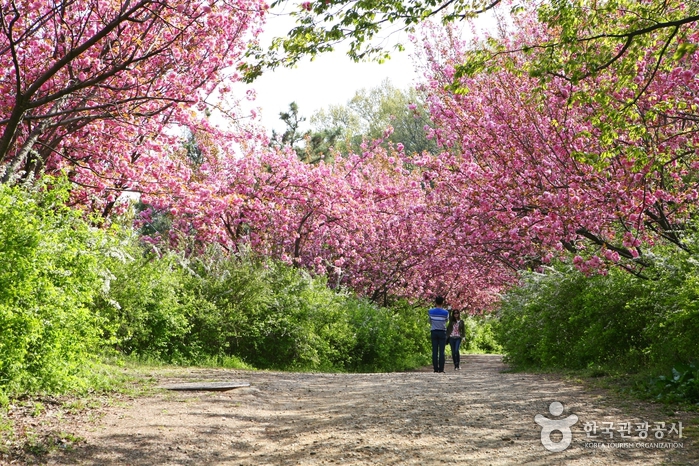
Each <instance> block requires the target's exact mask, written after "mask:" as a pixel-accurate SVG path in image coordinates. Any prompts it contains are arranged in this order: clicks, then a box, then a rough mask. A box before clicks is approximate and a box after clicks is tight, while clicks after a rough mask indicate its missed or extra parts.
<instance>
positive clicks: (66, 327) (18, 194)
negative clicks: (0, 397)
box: [0, 178, 109, 393]
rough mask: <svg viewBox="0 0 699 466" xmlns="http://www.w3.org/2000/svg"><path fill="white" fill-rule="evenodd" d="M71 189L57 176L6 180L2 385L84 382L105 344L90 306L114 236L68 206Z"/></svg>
mask: <svg viewBox="0 0 699 466" xmlns="http://www.w3.org/2000/svg"><path fill="white" fill-rule="evenodd" d="M47 183H53V186H52V189H50V190H46V189H44V188H45V187H46V184H47ZM67 195H68V187H67V185H65V184H64V183H63V182H62V181H60V180H54V179H51V178H46V179H45V180H44V184H41V185H38V186H35V187H34V188H32V190H27V189H23V188H21V187H9V186H7V185H0V392H3V391H4V392H6V393H19V392H26V391H39V390H50V391H60V390H64V389H67V388H75V387H76V386H79V385H81V384H84V383H85V381H84V379H83V378H82V376H83V375H84V374H85V371H84V369H86V367H87V366H88V364H87V363H88V361H89V359H90V355H91V354H92V353H93V352H94V351H95V349H96V348H97V347H98V343H99V334H100V326H101V324H102V322H101V321H100V319H99V317H98V316H96V315H95V314H94V313H93V312H91V309H90V305H91V303H92V301H93V298H94V297H95V295H96V294H97V293H98V292H99V291H100V290H101V289H102V286H103V283H104V275H103V267H102V266H101V262H102V261H101V258H102V257H103V251H104V249H105V247H107V245H108V243H109V241H108V238H107V236H106V235H104V234H103V233H102V232H101V231H99V230H96V229H94V228H91V227H90V226H89V225H88V224H87V223H86V222H85V221H83V220H82V218H81V215H80V213H79V212H76V211H73V210H70V209H68V208H66V207H65V200H66V198H67Z"/></svg>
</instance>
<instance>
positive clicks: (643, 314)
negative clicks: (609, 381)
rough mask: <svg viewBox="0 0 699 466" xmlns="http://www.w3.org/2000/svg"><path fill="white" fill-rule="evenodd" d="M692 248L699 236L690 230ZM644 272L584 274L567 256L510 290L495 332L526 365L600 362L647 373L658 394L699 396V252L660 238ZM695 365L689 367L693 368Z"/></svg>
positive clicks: (597, 365) (649, 387)
mask: <svg viewBox="0 0 699 466" xmlns="http://www.w3.org/2000/svg"><path fill="white" fill-rule="evenodd" d="M685 241H686V245H687V249H688V251H695V250H699V248H697V245H698V244H699V241H697V237H696V236H695V235H688V236H687V237H686V238H685ZM644 259H645V260H646V261H647V262H649V263H650V265H649V266H647V267H646V268H645V269H644V270H643V276H635V275H632V274H630V273H628V272H625V271H623V270H621V269H612V270H610V271H609V273H608V274H607V275H596V276H585V275H583V274H582V273H580V272H578V271H577V270H575V269H574V268H573V267H572V266H570V265H567V264H557V265H556V266H555V267H553V268H551V269H549V270H547V271H546V272H545V273H534V272H528V273H524V274H523V275H522V281H521V283H520V285H519V286H518V287H516V288H513V289H511V290H510V291H509V292H507V293H506V294H505V295H504V297H503V299H502V303H501V308H500V311H499V316H500V321H499V324H498V325H497V326H496V329H497V331H496V337H497V340H498V342H499V343H500V344H501V345H502V346H503V348H504V352H505V353H506V360H507V361H508V362H509V363H510V364H512V365H514V366H516V367H520V368H527V367H537V368H553V369H576V370H577V369H590V368H592V369H595V370H601V371H602V372H605V371H606V372H615V373H620V372H621V373H626V374H639V377H640V376H643V377H646V378H645V379H644V380H646V381H645V382H643V384H642V385H643V386H644V387H645V388H643V390H642V391H645V392H647V393H650V394H652V396H654V397H656V398H657V399H663V400H678V399H687V400H689V399H694V398H693V397H694V396H695V395H694V393H695V389H696V378H695V375H696V372H695V371H694V370H690V369H691V368H692V367H694V366H692V364H694V363H695V360H696V355H697V354H699V338H697V336H698V335H699V261H697V260H696V253H694V252H687V251H683V250H679V249H677V248H674V249H673V248H671V247H669V246H656V247H654V248H652V249H651V248H649V249H648V250H647V252H646V255H645V258H644ZM687 368H690V369H687Z"/></svg>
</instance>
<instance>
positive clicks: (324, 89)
mask: <svg viewBox="0 0 699 466" xmlns="http://www.w3.org/2000/svg"><path fill="white" fill-rule="evenodd" d="M479 23H480V27H481V28H483V29H490V28H492V27H493V26H494V25H495V19H494V17H493V16H492V15H491V14H490V12H489V13H488V14H486V15H482V16H481V17H479ZM293 26H294V20H293V18H291V17H289V16H279V15H276V16H275V15H273V14H270V15H269V16H268V17H267V24H266V26H265V32H264V33H263V35H262V37H261V40H260V42H261V44H262V45H263V46H266V45H268V44H269V43H270V42H271V39H272V38H273V37H276V36H284V35H286V34H287V33H288V31H289V30H290V29H291V28H292V27H293ZM387 42H388V46H387V50H390V47H391V46H392V45H394V44H395V43H396V42H401V43H402V44H403V45H404V46H405V48H406V50H405V51H403V52H398V51H392V52H391V59H390V60H387V61H386V62H384V63H382V64H378V63H376V62H366V63H355V62H353V61H352V60H351V59H350V58H349V57H348V56H347V55H346V54H345V53H344V51H343V50H346V45H345V44H341V45H340V46H339V47H337V49H338V50H336V51H334V52H330V53H325V54H320V55H319V56H317V57H316V59H315V60H314V61H310V60H309V59H307V58H306V59H304V60H302V61H301V62H300V63H299V64H298V65H297V66H296V68H277V69H276V70H273V71H271V70H265V71H264V72H263V74H262V76H260V77H259V78H257V79H256V80H255V82H254V83H252V84H251V85H249V86H248V88H249V87H252V88H253V89H255V91H256V94H257V99H256V100H255V102H253V103H252V104H251V105H250V107H251V108H259V118H260V121H261V122H262V124H263V126H265V127H266V128H267V132H268V133H271V130H272V129H276V130H277V131H278V132H283V131H284V129H285V125H284V123H283V122H282V121H281V120H280V119H279V113H280V112H283V111H286V110H287V109H288V108H289V104H290V103H291V102H296V103H297V104H298V106H299V114H300V115H301V116H303V117H306V122H305V123H304V124H303V125H302V129H308V128H309V120H310V118H311V116H312V115H313V114H314V113H315V112H317V111H318V110H320V109H321V108H326V107H327V106H328V105H331V104H332V105H344V104H346V103H347V101H348V100H349V99H351V98H352V97H353V96H354V94H355V92H356V91H358V90H360V89H362V88H367V89H368V88H372V87H376V86H378V85H380V84H381V82H382V81H383V80H385V79H386V78H388V79H389V80H390V81H391V84H393V85H394V86H395V87H397V88H399V89H407V88H408V87H410V86H414V85H415V84H417V83H418V82H419V80H420V78H421V76H420V75H419V73H418V72H416V71H415V64H414V61H413V58H412V56H411V54H412V52H411V51H412V50H413V47H412V44H411V43H410V41H409V39H408V36H407V34H406V33H404V32H400V33H396V34H393V35H392V36H391V37H390V38H389V40H388V41H387Z"/></svg>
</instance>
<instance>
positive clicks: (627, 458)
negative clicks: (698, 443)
mask: <svg viewBox="0 0 699 466" xmlns="http://www.w3.org/2000/svg"><path fill="white" fill-rule="evenodd" d="M462 366H463V370H462V371H460V372H455V371H453V370H452V367H451V366H447V372H446V373H444V374H434V373H432V372H431V371H430V372H428V371H423V372H412V373H391V374H307V373H282V372H247V371H227V370H205V369H199V370H188V371H186V372H182V373H181V374H180V376H179V377H168V378H166V379H160V380H159V381H160V382H161V383H173V382H179V381H181V382H191V381H202V380H209V381H231V380H235V381H246V382H250V383H251V386H250V387H247V388H239V389H235V390H232V391H228V392H169V391H162V392H161V391H158V392H157V393H156V394H155V395H153V396H149V397H147V398H137V399H136V400H134V401H133V402H131V403H129V404H128V405H127V406H122V407H110V408H106V413H105V414H104V416H103V417H101V419H100V420H99V421H97V422H95V423H94V424H93V425H92V426H91V427H90V428H89V430H88V431H87V432H81V433H80V435H81V436H82V437H84V438H85V442H84V444H81V445H79V446H78V447H77V448H76V449H75V450H73V451H60V449H59V450H58V451H54V452H53V453H51V454H50V455H49V456H48V457H47V458H46V460H47V464H62V465H66V464H70V465H75V464H80V465H267V464H268V465H286V464H288V465H296V464H301V465H310V464H313V465H317V464H333V463H334V464H357V465H362V464H381V465H432V464H440V465H441V464H479V465H480V464H484V465H486V464H492V465H500V464H502V465H504V464H507V465H510V464H546V465H550V464H566V465H568V464H571V465H592V464H594V465H604V464H610V465H611V464H614V465H618V464H644V465H650V464H667V463H670V464H693V462H694V461H697V459H698V458H697V457H696V455H695V454H696V447H695V446H693V445H692V444H691V439H688V438H687V435H688V434H687V432H686V431H685V432H684V433H683V436H684V438H683V439H678V438H677V435H674V437H675V438H674V439H672V441H676V442H683V444H684V448H674V449H648V448H637V447H635V448H626V449H619V448H604V449H600V448H590V447H589V446H587V447H586V446H585V443H586V442H587V441H588V440H586V438H585V437H586V434H585V432H584V431H583V423H584V422H590V421H596V422H597V424H598V425H599V426H600V427H601V423H602V422H603V421H611V422H614V428H615V429H616V428H617V425H618V423H620V422H626V421H632V422H634V423H640V422H642V421H646V422H649V423H650V425H651V428H652V426H653V423H655V422H659V421H669V420H670V419H669V418H668V416H667V415H663V414H661V413H659V412H655V411H653V409H652V408H647V407H645V408H643V407H642V406H640V405H639V406H632V404H631V403H629V405H628V406H626V407H622V406H610V402H609V399H608V397H607V396H605V395H604V394H601V393H590V392H585V391H584V390H583V389H582V388H581V387H580V386H577V385H573V384H567V383H564V382H562V381H560V380H557V379H554V378H547V377H543V376H541V375H537V374H518V373H506V372H501V371H502V369H503V366H502V363H501V362H500V358H499V357H497V356H485V355H473V356H466V357H465V360H464V361H462ZM553 401H559V402H561V403H562V404H563V405H564V407H565V412H564V413H563V415H562V417H565V416H567V415H569V414H570V413H575V414H576V415H577V416H578V417H579V421H578V423H577V424H576V425H575V426H574V427H573V429H572V430H573V441H572V444H571V446H570V447H569V448H568V449H566V450H565V451H563V452H559V453H553V452H549V451H547V450H546V449H544V447H543V446H542V443H541V438H540V432H541V428H540V427H539V426H538V425H537V424H536V423H535V422H534V416H535V415H536V414H542V415H545V416H547V417H551V418H553V416H552V415H551V414H550V413H549V405H550V403H551V402H553ZM614 403H616V404H619V401H618V400H617V401H615V402H614ZM611 404H613V403H611ZM636 405H638V403H636ZM557 419H560V417H559V418H557ZM675 420H676V419H675ZM668 426H669V424H668ZM695 429H696V428H695ZM689 430H690V431H692V429H691V428H690V429H689ZM693 432H696V430H694V431H693ZM556 435H558V437H556ZM632 435H635V433H634V434H632ZM689 435H690V436H692V434H689ZM652 437H653V434H652V432H650V433H649V439H648V440H647V442H649V441H651V440H650V439H651V438H652ZM552 438H553V440H558V439H560V435H559V434H554V436H553V437H552ZM666 440H667V439H666ZM597 441H598V442H609V441H610V440H608V438H603V437H600V438H598V440H597ZM612 441H613V442H621V441H622V439H621V438H620V434H619V433H618V432H615V435H614V437H613V440H612ZM638 441H640V439H639V438H638V437H633V438H631V439H630V440H627V442H638ZM692 457H694V460H692V459H691V458H692ZM695 464H696V463H695Z"/></svg>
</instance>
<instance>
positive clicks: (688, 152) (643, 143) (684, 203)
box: [421, 15, 699, 273]
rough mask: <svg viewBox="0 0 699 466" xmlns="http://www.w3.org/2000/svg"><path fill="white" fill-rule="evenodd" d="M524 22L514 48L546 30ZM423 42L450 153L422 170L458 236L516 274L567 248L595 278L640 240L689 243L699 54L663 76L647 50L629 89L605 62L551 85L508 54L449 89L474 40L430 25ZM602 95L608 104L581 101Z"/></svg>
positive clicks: (636, 250) (439, 130)
mask: <svg viewBox="0 0 699 466" xmlns="http://www.w3.org/2000/svg"><path fill="white" fill-rule="evenodd" d="M518 21H519V22H520V24H518V25H517V26H518V29H517V32H516V33H515V34H513V36H512V38H511V39H510V42H508V41H507V40H505V41H504V42H505V47H506V48H508V49H510V50H518V49H521V48H522V47H523V45H524V44H534V43H537V41H538V42H539V43H541V41H542V39H545V38H547V37H549V36H547V34H548V31H546V30H545V28H544V27H543V26H542V25H541V24H539V23H538V22H537V21H536V18H535V17H534V16H532V15H525V16H523V17H520V18H518ZM687 40H689V41H690V42H694V43H696V42H697V41H698V40H699V33H693V34H691V35H690V36H689V37H688V39H687ZM421 46H422V51H423V59H424V61H425V63H426V65H427V66H426V84H425V85H424V91H425V92H427V93H428V95H429V105H430V111H431V114H432V118H433V120H434V122H435V128H434V129H433V130H432V136H433V137H434V138H435V139H436V140H437V141H438V142H439V143H440V144H441V145H442V147H443V148H444V152H443V153H442V154H441V155H440V156H439V157H435V158H432V159H428V160H425V163H424V167H425V168H426V169H429V170H431V175H430V180H431V182H432V183H433V184H434V185H435V192H434V195H439V196H441V197H442V200H441V204H442V205H444V206H449V209H448V210H449V211H448V212H445V220H444V221H445V222H447V223H450V224H453V225H454V232H455V234H458V235H460V237H461V239H460V241H462V242H464V243H467V244H469V245H472V246H476V245H477V246H479V247H481V248H483V249H484V250H489V253H488V254H487V256H490V257H491V258H497V260H502V261H504V262H505V263H508V264H510V265H511V266H512V267H513V268H515V269H519V268H523V267H530V266H532V265H538V264H544V263H547V262H549V261H550V260H551V259H552V258H553V257H556V256H564V257H565V256H568V254H571V256H569V257H573V256H574V260H573V263H574V264H575V265H576V266H577V267H578V268H580V269H581V270H583V271H585V272H588V273H593V272H599V271H604V269H605V267H607V266H608V265H609V264H614V263H616V264H620V265H624V263H625V264H626V265H625V266H629V264H631V265H630V266H631V267H633V266H634V265H633V264H638V261H639V260H642V255H643V249H642V244H644V243H645V244H653V243H655V242H657V241H659V240H664V241H670V242H672V243H674V244H676V245H678V246H680V247H682V239H681V231H678V230H681V229H682V227H683V226H684V225H685V224H686V222H687V220H688V218H689V215H690V214H691V212H692V211H693V210H694V209H695V206H696V200H697V181H698V180H697V176H696V173H697V172H696V169H697V162H696V160H697V149H698V148H699V131H698V129H699V128H698V127H697V119H696V110H697V108H699V78H698V74H699V55H698V54H696V53H692V54H688V55H686V56H685V57H684V58H682V59H681V60H678V61H676V63H675V64H674V65H673V66H671V67H668V66H663V67H660V68H659V69H658V70H657V71H656V70H655V68H656V60H657V53H656V52H657V50H656V49H653V50H648V51H647V55H646V56H645V58H644V59H643V60H642V61H640V62H639V63H638V64H637V70H638V74H637V76H635V77H634V80H633V81H632V82H631V83H629V84H623V85H621V84H620V81H619V79H618V76H615V75H614V71H613V70H612V69H610V70H609V71H604V72H602V73H600V74H599V75H598V76H596V77H594V78H590V79H588V80H585V81H582V82H580V83H578V84H573V83H572V82H570V81H568V80H565V79H562V78H558V77H551V78H550V79H549V80H547V82H546V83H545V85H542V83H541V81H540V80H539V79H537V78H532V77H530V76H528V75H527V74H526V73H522V72H521V70H522V69H525V66H524V65H525V64H526V60H527V59H528V57H527V56H526V55H525V54H518V53H511V54H505V55H502V56H500V57H495V58H493V61H494V62H496V63H497V62H498V60H499V62H500V63H501V66H499V67H497V69H496V70H495V71H490V72H483V73H478V74H476V75H475V76H472V77H465V78H462V79H461V80H460V82H459V87H460V91H459V92H454V91H453V86H451V85H452V84H453V80H454V76H455V69H456V67H458V66H459V65H460V64H461V63H463V61H464V57H465V56H466V53H467V50H468V49H469V47H471V46H472V44H471V43H467V42H465V41H461V40H459V39H458V38H456V36H455V35H454V34H452V33H451V31H450V30H448V29H446V30H445V29H442V28H441V27H432V28H430V29H429V30H428V31H427V33H426V38H425V39H424V40H423V42H422V44H421ZM670 54H671V52H670ZM491 65H492V63H491ZM646 84H647V87H646ZM644 87H645V89H644V91H643V92H642V93H640V92H639V91H640V89H643V88H644ZM600 89H601V90H607V89H608V90H609V94H608V95H609V97H610V99H608V100H607V99H594V98H586V97H589V96H594V95H600V94H599V93H598V92H599V90H600ZM596 92H597V94H595V93H596ZM581 97H582V98H581ZM629 109H630V110H629ZM617 115H623V117H624V118H623V120H621V121H619V119H618V118H615V117H616V116H617ZM487 256H484V257H487Z"/></svg>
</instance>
